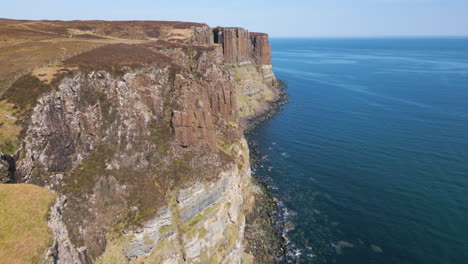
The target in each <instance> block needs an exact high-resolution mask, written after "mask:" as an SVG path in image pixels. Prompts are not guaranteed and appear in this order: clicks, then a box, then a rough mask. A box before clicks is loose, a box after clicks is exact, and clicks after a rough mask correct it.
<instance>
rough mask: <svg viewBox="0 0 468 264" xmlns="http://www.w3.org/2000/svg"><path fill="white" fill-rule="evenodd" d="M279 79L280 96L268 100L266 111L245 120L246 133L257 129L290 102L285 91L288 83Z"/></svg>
mask: <svg viewBox="0 0 468 264" xmlns="http://www.w3.org/2000/svg"><path fill="white" fill-rule="evenodd" d="M277 81H278V85H277V89H278V90H279V91H280V92H279V95H278V98H277V99H276V100H273V101H270V102H267V104H268V108H267V110H266V111H263V112H260V113H257V114H255V115H254V116H251V117H248V119H247V120H245V121H244V134H245V135H249V134H251V133H252V132H253V131H254V130H255V128H257V127H258V126H259V125H260V124H261V123H262V122H264V121H265V120H268V119H270V118H272V117H273V116H274V115H275V114H276V113H278V111H279V110H280V109H281V108H282V106H283V105H284V104H286V103H287V102H288V94H287V92H286V91H285V89H286V88H287V85H286V83H284V82H283V81H282V80H280V79H277Z"/></svg>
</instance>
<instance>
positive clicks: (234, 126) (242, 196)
mask: <svg viewBox="0 0 468 264" xmlns="http://www.w3.org/2000/svg"><path fill="white" fill-rule="evenodd" d="M188 28H189V29H190V34H189V33H187V32H188V31H183V32H182V31H177V32H179V33H180V34H186V35H184V36H185V38H183V39H177V38H176V39H177V41H166V40H161V39H159V40H155V41H153V40H151V41H145V42H141V43H138V44H129V43H113V44H108V45H104V46H101V47H98V48H95V49H92V50H90V51H87V52H84V53H81V54H78V55H76V56H74V57H71V58H70V59H67V60H65V61H63V62H62V63H60V64H58V65H54V66H49V67H48V68H47V67H46V68H44V69H41V70H40V71H35V72H31V73H29V74H28V75H26V76H24V77H22V78H20V79H19V80H18V81H16V82H15V83H13V84H12V85H11V87H10V88H9V89H8V90H7V92H6V93H5V94H4V95H3V97H2V102H4V103H8V104H11V105H14V106H15V107H14V108H12V109H16V110H15V111H13V112H12V114H14V115H15V116H16V118H17V119H18V123H21V126H22V132H21V133H20V134H19V136H18V139H19V142H20V143H19V146H18V149H17V151H16V153H17V157H18V160H17V161H16V172H15V175H14V177H15V180H16V181H17V182H30V183H34V184H37V185H42V186H46V187H48V188H50V189H52V190H54V191H55V192H57V194H58V199H57V201H56V203H55V205H54V207H53V208H52V212H51V217H50V220H49V226H50V227H51V229H52V232H53V234H54V237H55V241H54V245H53V246H52V247H51V249H50V250H49V251H48V253H47V257H48V259H49V260H50V261H51V262H53V263H208V262H210V263H212V262H213V263H241V262H244V263H249V261H252V260H253V257H252V255H251V254H249V253H248V252H246V244H247V242H246V241H245V239H244V229H245V226H246V217H245V216H246V214H249V213H250V212H251V210H252V206H253V202H254V197H253V194H252V183H251V177H250V165H249V154H248V147H247V144H246V141H245V139H244V137H243V127H242V122H241V121H242V120H245V118H247V117H248V116H247V115H245V113H244V112H243V111H244V110H243V109H242V107H246V105H249V106H251V108H249V109H250V110H251V111H250V112H249V114H250V116H253V115H255V114H258V113H260V112H256V111H257V110H256V109H262V111H266V110H267V106H266V105H263V106H262V105H261V106H257V108H255V105H256V104H258V103H259V102H260V103H268V102H269V101H274V100H276V99H277V95H278V91H277V90H276V87H275V85H276V79H275V78H274V75H272V73H271V66H269V64H270V60H271V55H270V46H269V44H268V38H267V36H266V35H265V34H259V33H248V32H247V31H246V30H243V29H235V28H216V29H214V30H212V29H210V28H209V27H208V26H206V25H203V24H196V25H190V27H188ZM184 29H186V28H184ZM180 34H179V35H180ZM173 38H174V37H173ZM221 39H222V41H221ZM245 71H249V75H248V76H249V77H245V76H247V75H245V76H244V77H243V78H245V79H244V80H242V81H240V82H239V81H238V80H237V79H236V78H239V77H237V75H236V74H237V73H239V74H241V73H244V72H245ZM50 72H53V73H54V74H50V75H51V78H50V79H44V76H48V75H47V74H49V73H50ZM249 78H250V80H251V82H250V84H248V83H249ZM243 82H246V83H245V84H244V83H243ZM252 85H256V86H255V88H254V87H253V86H252ZM257 86H258V87H257ZM259 87H260V88H261V89H262V91H260V92H257V93H255V94H253V93H252V94H249V93H247V92H248V91H250V90H252V89H257V88H259ZM25 88H27V89H29V91H31V93H30V94H27V93H24V89H25ZM249 89H250V90H249ZM266 90H268V91H266ZM246 91H247V92H246ZM250 92H251V91H250ZM265 93H267V94H268V98H265V97H261V96H260V97H259V94H260V95H262V96H263V94H265ZM246 96H247V97H248V98H245V97H246ZM255 96H256V97H255ZM251 97H252V98H253V99H252V100H250V101H249V99H251ZM259 98H261V100H260V99H259ZM244 99H245V100H244ZM240 100H241V101H240ZM242 100H244V101H242Z"/></svg>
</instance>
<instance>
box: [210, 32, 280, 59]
mask: <svg viewBox="0 0 468 264" xmlns="http://www.w3.org/2000/svg"><path fill="white" fill-rule="evenodd" d="M213 33H214V42H215V43H219V44H221V45H222V46H223V51H224V59H225V60H226V61H228V62H234V61H249V60H250V61H253V62H255V63H256V64H258V65H262V64H267V65H269V64H271V47H270V43H269V42H268V35H267V34H264V33H251V32H248V31H247V30H245V29H243V28H222V27H218V28H215V29H214V31H213Z"/></svg>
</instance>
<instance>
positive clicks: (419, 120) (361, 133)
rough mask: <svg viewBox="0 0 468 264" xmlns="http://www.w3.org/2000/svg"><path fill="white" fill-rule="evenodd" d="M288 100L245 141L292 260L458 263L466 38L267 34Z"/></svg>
mask: <svg viewBox="0 0 468 264" xmlns="http://www.w3.org/2000/svg"><path fill="white" fill-rule="evenodd" d="M271 44H272V51H273V53H272V54H273V70H274V72H275V74H276V75H277V77H278V78H279V79H281V80H283V81H284V82H285V83H286V84H287V85H288V87H287V92H288V94H289V99H290V102H289V103H288V104H287V105H285V108H284V109H283V110H281V111H280V112H279V114H277V115H276V116H275V117H274V118H273V119H271V120H269V121H266V122H265V123H263V124H262V126H260V127H259V128H258V129H257V130H256V131H255V133H254V134H253V135H251V136H250V140H252V141H253V142H254V144H256V146H257V148H258V150H259V152H260V155H265V156H267V157H268V159H267V161H265V162H264V164H262V165H263V166H262V167H258V168H256V170H255V171H256V174H257V175H258V177H261V178H263V179H264V180H265V181H267V182H268V183H269V186H270V190H271V192H272V193H273V194H274V195H275V196H276V197H278V199H279V200H280V201H281V203H280V204H284V206H285V208H286V209H284V210H285V211H284V212H285V213H284V212H283V214H282V215H281V217H284V218H285V219H286V220H287V221H290V222H291V223H292V225H293V226H294V228H293V229H291V230H290V231H289V232H288V239H289V243H288V249H289V252H290V258H289V260H290V261H291V262H293V261H296V260H299V263H360V264H363V263H384V264H385V263H389V264H390V263H408V264H409V263H412V264H413V263H414V264H418V263H421V264H423V263H424V264H426V263H441V264H442V263H444V264H447V263H465V262H466V261H467V259H468V250H466V248H467V246H468V221H467V220H466V219H468V192H467V189H468V163H467V162H466V161H467V159H468V122H467V121H468V103H467V102H468V89H467V88H468V37H353V38H343V37H341V38H335V37H323V38H322V37H320V38H271Z"/></svg>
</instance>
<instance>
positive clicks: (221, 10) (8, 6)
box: [0, 0, 468, 37]
mask: <svg viewBox="0 0 468 264" xmlns="http://www.w3.org/2000/svg"><path fill="white" fill-rule="evenodd" d="M0 17H4V18H24V19H61V20H71V19H105V20H183V21H196V22H205V23H208V24H209V25H210V26H218V25H222V26H241V27H245V28H247V29H248V30H250V31H260V32H267V33H269V34H270V35H271V36H274V37H280V36H302V37H305V36H312V37H313V36H427V35H432V36H434V35H465V36H468V0H281V1H279V0H268V1H267V0H259V1H254V0H237V1H219V0H218V1H214V0H179V1H177V0H166V1H160V0H113V1H102V0H78V1H66V0H61V1H51V0H41V1H39V0H29V1H22V0H13V1H4V2H3V3H2V4H1V6H0Z"/></svg>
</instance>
